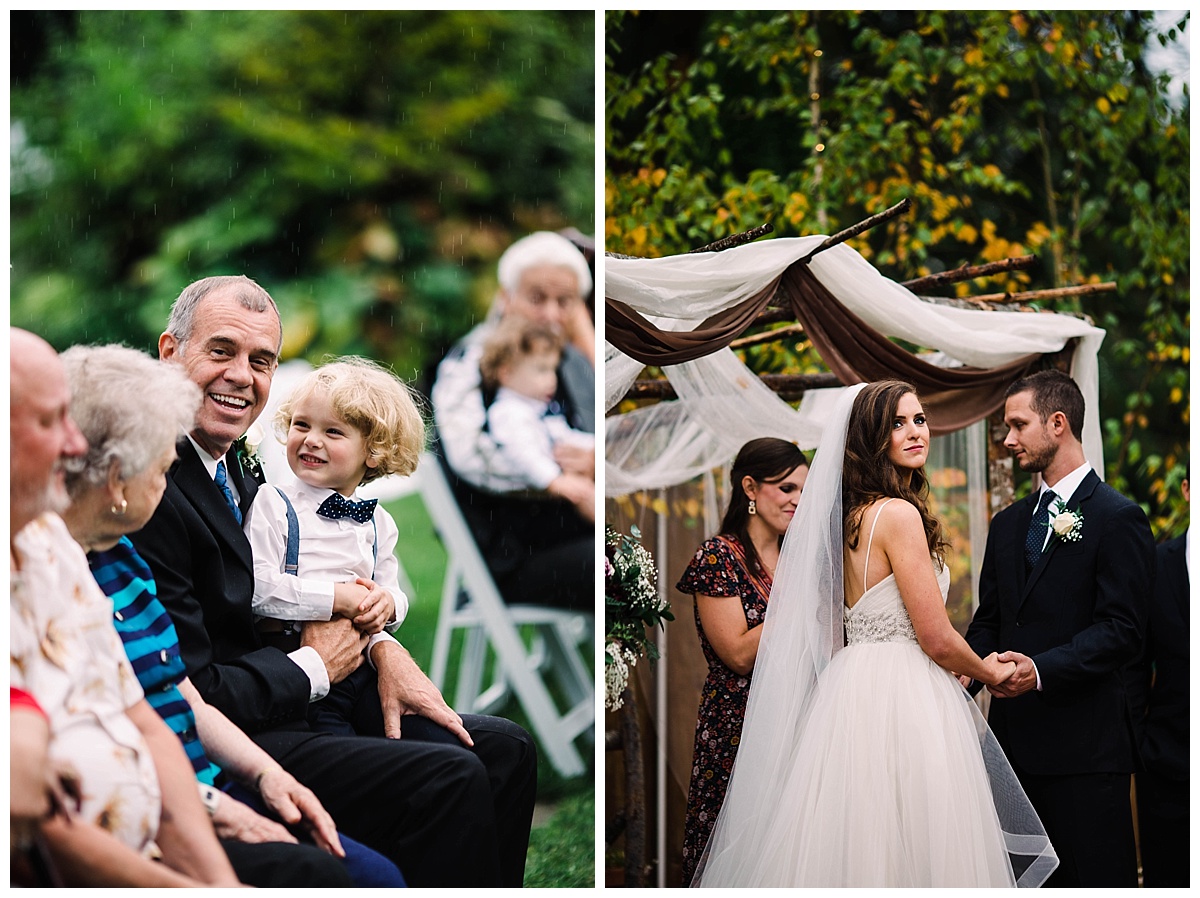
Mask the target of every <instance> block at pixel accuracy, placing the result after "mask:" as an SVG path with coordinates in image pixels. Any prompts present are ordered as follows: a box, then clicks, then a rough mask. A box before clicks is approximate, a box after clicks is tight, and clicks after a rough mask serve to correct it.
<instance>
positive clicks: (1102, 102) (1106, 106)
mask: <svg viewBox="0 0 1200 898" xmlns="http://www.w3.org/2000/svg"><path fill="white" fill-rule="evenodd" d="M1096 108H1097V109H1099V110H1100V112H1101V113H1102V114H1103V115H1108V114H1109V112H1111V111H1112V104H1111V103H1109V102H1108V98H1107V97H1100V98H1099V99H1098V100H1096Z"/></svg>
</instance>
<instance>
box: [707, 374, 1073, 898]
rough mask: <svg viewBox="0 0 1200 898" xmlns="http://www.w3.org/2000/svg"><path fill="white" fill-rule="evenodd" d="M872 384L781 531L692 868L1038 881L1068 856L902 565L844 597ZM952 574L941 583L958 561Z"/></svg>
mask: <svg viewBox="0 0 1200 898" xmlns="http://www.w3.org/2000/svg"><path fill="white" fill-rule="evenodd" d="M858 389H861V387H859V388H851V389H850V390H847V392H846V395H845V396H843V397H842V399H840V400H839V403H838V406H837V407H836V408H835V410H834V414H833V416H832V418H831V420H830V422H829V424H828V425H827V431H826V436H825V437H824V438H823V440H822V445H821V447H820V449H819V450H818V451H817V455H816V459H815V461H814V463H813V466H812V468H811V470H810V472H809V477H808V481H807V482H806V485H805V490H804V496H803V498H802V499H801V502H800V506H799V510H798V512H797V516H796V518H794V519H793V521H792V524H791V525H790V526H789V528H788V533H787V536H786V537H785V539H784V544H783V548H782V549H781V552H780V561H779V566H778V568H777V570H776V577H775V580H774V583H773V586H772V591H771V600H770V609H771V612H770V614H768V615H767V619H766V622H765V623H764V625H763V634H762V641H761V643H760V646H759V652H758V658H757V660H756V661H755V665H754V681H753V685H752V686H751V688H750V696H749V700H748V703H747V709H746V717H745V724H744V726H743V729H742V738H741V745H740V746H739V748H738V756H737V761H736V762H735V763H734V767H733V773H732V777H731V779H730V784H729V790H728V792H727V794H726V798H725V803H724V805H723V806H722V808H721V813H720V815H719V816H718V818H717V823H716V827H715V828H714V830H713V833H712V836H711V837H710V839H709V843H708V846H707V848H706V849H705V854H704V856H703V857H702V858H701V861H700V865H699V867H698V869H697V872H696V875H695V877H694V878H693V880H692V885H693V886H703V887H719V888H721V887H723V888H731V887H761V886H776V887H795V886H826V887H828V886H859V887H872V886H887V887H914V888H916V887H938V886H944V887H972V886H1001V887H1003V886H1014V885H1015V886H1024V887H1030V886H1032V887H1037V886H1039V885H1041V884H1042V883H1043V882H1045V880H1046V877H1048V876H1049V875H1050V873H1051V872H1053V870H1054V868H1055V867H1056V866H1057V864H1058V859H1057V857H1056V856H1055V854H1054V849H1053V847H1052V846H1051V845H1050V842H1049V840H1048V839H1047V838H1046V832H1045V828H1044V827H1043V826H1042V824H1041V821H1040V820H1039V819H1038V816H1037V814H1036V812H1035V811H1034V809H1033V807H1032V805H1030V803H1029V799H1028V798H1027V797H1026V795H1025V792H1024V790H1023V789H1022V788H1021V785H1020V783H1019V781H1018V780H1017V778H1016V774H1015V773H1014V772H1013V770H1012V767H1011V765H1010V764H1009V763H1008V760H1007V759H1006V758H1005V756H1004V753H1003V751H1002V750H1001V749H1000V746H999V744H998V743H997V742H996V737H995V736H994V735H993V734H992V732H991V730H990V729H988V726H987V724H986V722H985V721H984V719H983V716H982V714H981V713H980V712H979V708H978V706H977V705H976V704H975V702H974V701H972V700H971V699H970V697H969V696H968V695H967V693H966V691H965V690H964V689H963V688H962V686H961V685H960V684H959V683H958V681H957V680H956V679H955V678H954V677H953V676H952V675H951V674H950V673H949V671H946V670H944V669H943V668H941V667H939V666H938V665H937V664H935V663H934V662H933V660H932V659H930V658H929V656H928V655H926V654H925V653H924V652H923V651H922V650H921V647H920V645H919V644H918V643H917V638H916V633H915V632H914V630H913V626H912V621H911V620H910V618H909V616H908V611H907V609H906V608H905V606H904V602H903V600H902V598H901V596H900V590H899V588H898V586H897V585H896V580H895V577H894V576H891V575H889V576H888V577H887V578H885V579H884V580H882V581H880V582H879V583H877V584H875V585H874V586H873V587H871V588H870V589H868V590H867V591H866V592H865V593H863V595H862V596H861V598H860V599H859V600H858V601H857V602H856V603H855V605H854V607H853V608H846V607H845V604H844V601H843V578H842V571H843V557H842V554H843V541H842V509H841V482H842V476H841V474H842V470H841V469H842V457H843V453H844V446H845V431H846V426H847V421H848V420H849V415H850V409H851V404H852V402H853V399H854V396H855V394H856V393H857V390H858ZM876 519H878V518H876ZM871 529H872V533H871V535H870V536H869V537H868V554H867V557H868V559H869V560H870V561H872V562H873V563H875V564H878V563H879V560H878V558H877V557H876V558H872V557H871V540H872V539H873V536H874V533H873V531H874V523H872V528H871ZM930 563H931V564H934V562H933V561H931V562H930ZM865 578H866V572H864V579H865ZM937 580H938V583H939V585H940V587H941V591H942V598H943V601H944V600H945V597H946V593H947V590H948V588H949V585H950V575H949V572H948V570H946V569H944V568H942V569H940V570H938V571H937Z"/></svg>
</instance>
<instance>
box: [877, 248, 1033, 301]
mask: <svg viewBox="0 0 1200 898" xmlns="http://www.w3.org/2000/svg"><path fill="white" fill-rule="evenodd" d="M1036 263H1037V256H1017V257H1016V258H1013V259H1002V260H1000V261H999V262H988V263H987V264H986V265H963V266H962V267H961V268H954V269H951V270H950V271H942V272H939V273H938V274H931V275H929V276H928V277H923V278H916V279H915V280H911V281H903V282H902V283H901V284H900V286H901V287H907V288H908V289H909V290H911V291H912V292H913V293H918V292H920V291H921V290H929V289H932V288H937V287H941V286H943V285H945V284H955V283H958V282H959V281H969V280H972V279H973V278H981V277H988V276H989V275H993V274H1000V273H1001V272H1005V271H1019V270H1022V269H1025V268H1032V267H1033V266H1034V264H1036Z"/></svg>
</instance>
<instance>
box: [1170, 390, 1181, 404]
mask: <svg viewBox="0 0 1200 898" xmlns="http://www.w3.org/2000/svg"><path fill="white" fill-rule="evenodd" d="M1182 401H1183V389H1182V388H1181V387H1172V388H1171V404H1172V405H1176V404H1177V403H1179V402H1182Z"/></svg>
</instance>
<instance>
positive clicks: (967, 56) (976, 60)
mask: <svg viewBox="0 0 1200 898" xmlns="http://www.w3.org/2000/svg"><path fill="white" fill-rule="evenodd" d="M963 62H965V63H966V64H967V65H969V66H978V65H983V51H982V50H980V49H979V48H978V47H972V48H971V49H970V50H968V51H967V52H966V53H964V54H963Z"/></svg>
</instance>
